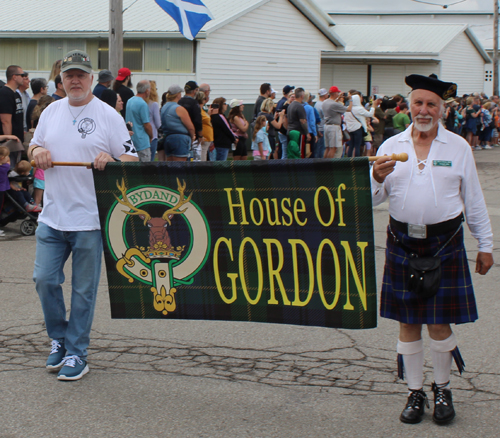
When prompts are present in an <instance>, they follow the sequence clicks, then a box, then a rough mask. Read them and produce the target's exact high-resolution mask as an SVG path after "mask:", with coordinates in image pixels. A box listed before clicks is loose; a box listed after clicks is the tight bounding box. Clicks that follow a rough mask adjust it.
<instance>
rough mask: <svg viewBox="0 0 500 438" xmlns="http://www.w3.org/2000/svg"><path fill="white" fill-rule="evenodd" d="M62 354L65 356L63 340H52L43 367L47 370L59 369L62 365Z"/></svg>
mask: <svg viewBox="0 0 500 438" xmlns="http://www.w3.org/2000/svg"><path fill="white" fill-rule="evenodd" d="M64 356H66V348H64V341H63V340H57V339H53V340H52V348H51V349H50V354H49V357H48V359H47V363H46V364H45V368H47V369H48V370H49V371H51V372H54V371H59V370H60V369H61V368H62V366H63V365H64Z"/></svg>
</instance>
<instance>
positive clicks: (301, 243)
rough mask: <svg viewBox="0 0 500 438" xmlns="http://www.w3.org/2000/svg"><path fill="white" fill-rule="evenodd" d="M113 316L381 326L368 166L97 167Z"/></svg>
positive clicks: (319, 162) (225, 164) (302, 162)
mask: <svg viewBox="0 0 500 438" xmlns="http://www.w3.org/2000/svg"><path fill="white" fill-rule="evenodd" d="M94 181H95V189H96V193H97V203H98V206H99V216H100V221H101V228H102V234H103V243H104V255H105V261H106V270H107V275H108V283H109V294H110V300H111V314H112V317H113V318H166V319H209V320H230V321H255V322H272V323H284V324H300V325H310V326H324V327H339V328H350V329H362V328H372V327H376V324H377V310H376V306H377V299H376V281H375V251H374V249H375V248H374V241H373V218H372V200H371V191H370V178H369V165H368V160H367V159H365V158H357V159H349V160H346V159H342V160H271V161H263V162H252V161H227V162H216V163H210V162H205V163H200V162H197V163H189V162H188V163H186V162H169V163H157V162H154V163H111V164H108V165H107V167H106V170H105V171H102V172H101V171H96V170H94Z"/></svg>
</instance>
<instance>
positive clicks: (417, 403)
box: [399, 389, 429, 424]
mask: <svg viewBox="0 0 500 438" xmlns="http://www.w3.org/2000/svg"><path fill="white" fill-rule="evenodd" d="M425 406H427V407H429V400H428V399H427V395H426V394H425V392H424V391H422V390H421V389H417V390H411V392H410V395H409V396H408V401H407V402H406V407H405V408H404V409H403V412H401V415H400V417H399V419H400V420H401V421H402V422H403V423H410V424H416V423H420V422H421V421H422V416H423V415H424V410H425Z"/></svg>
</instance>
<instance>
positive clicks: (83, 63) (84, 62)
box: [61, 50, 92, 73]
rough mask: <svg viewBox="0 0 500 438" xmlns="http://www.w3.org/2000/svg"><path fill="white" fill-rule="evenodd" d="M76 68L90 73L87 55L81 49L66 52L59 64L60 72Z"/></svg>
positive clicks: (90, 67)
mask: <svg viewBox="0 0 500 438" xmlns="http://www.w3.org/2000/svg"><path fill="white" fill-rule="evenodd" d="M72 68H76V69H78V70H82V71H84V72H85V73H92V64H90V58H89V55H87V54H86V53H85V52H84V51H82V50H72V51H71V52H68V53H66V55H65V56H64V58H63V60H62V64H61V73H64V72H65V71H68V70H71V69H72Z"/></svg>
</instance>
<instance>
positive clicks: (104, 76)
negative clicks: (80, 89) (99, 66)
mask: <svg viewBox="0 0 500 438" xmlns="http://www.w3.org/2000/svg"><path fill="white" fill-rule="evenodd" d="M114 78H115V77H114V76H113V75H112V73H111V72H110V71H109V70H101V71H100V72H99V76H98V77H97V82H108V81H112V80H113V79H114Z"/></svg>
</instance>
